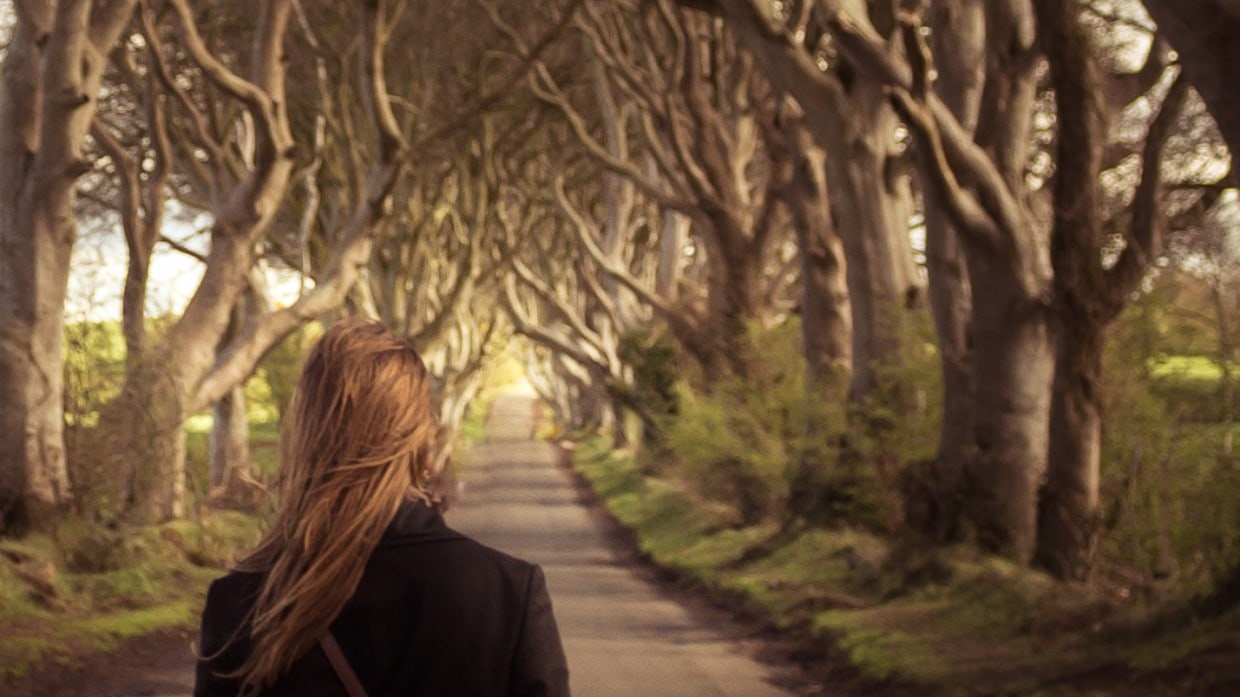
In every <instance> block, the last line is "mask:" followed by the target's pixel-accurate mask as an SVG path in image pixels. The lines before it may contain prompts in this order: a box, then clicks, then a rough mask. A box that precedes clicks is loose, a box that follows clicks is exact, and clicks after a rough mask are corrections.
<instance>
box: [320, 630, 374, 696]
mask: <svg viewBox="0 0 1240 697" xmlns="http://www.w3.org/2000/svg"><path fill="white" fill-rule="evenodd" d="M319 646H321V647H322V648H323V653H325V654H327V660H328V661H330V662H331V664H332V668H333V669H334V670H335V671H336V675H337V676H339V677H340V682H342V683H344V689H345V691H346V692H348V693H349V697H366V688H364V687H362V681H361V680H358V679H357V673H354V672H353V666H351V665H349V659H347V658H345V657H344V652H343V651H341V650H340V644H338V643H336V637H334V636H332V633H331V630H328V631H326V632H324V633H323V636H321V637H319Z"/></svg>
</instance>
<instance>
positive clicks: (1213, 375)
mask: <svg viewBox="0 0 1240 697" xmlns="http://www.w3.org/2000/svg"><path fill="white" fill-rule="evenodd" d="M1232 371H1233V372H1240V366H1232ZM1150 375H1151V376H1153V377H1156V378H1176V379H1180V380H1201V381H1207V382H1217V381H1219V380H1221V379H1222V378H1223V368H1222V366H1220V365H1219V362H1218V361H1217V360H1215V359H1214V358H1212V357H1210V356H1162V357H1160V358H1158V359H1156V360H1154V361H1152V362H1151V363H1150Z"/></svg>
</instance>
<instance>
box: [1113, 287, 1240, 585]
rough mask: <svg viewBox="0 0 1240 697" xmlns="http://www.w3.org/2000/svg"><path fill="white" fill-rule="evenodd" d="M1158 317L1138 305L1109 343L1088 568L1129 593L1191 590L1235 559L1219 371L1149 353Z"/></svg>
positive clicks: (1237, 517)
mask: <svg viewBox="0 0 1240 697" xmlns="http://www.w3.org/2000/svg"><path fill="white" fill-rule="evenodd" d="M1157 300H1158V298H1157V297H1153V298H1150V299H1148V300H1143V301H1142V303H1154V302H1156V301H1157ZM1154 309H1157V308H1154ZM1160 316H1161V315H1159V314H1158V313H1157V312H1155V311H1154V310H1153V309H1150V308H1146V307H1142V305H1141V304H1138V306H1137V308H1136V310H1135V311H1133V312H1130V313H1127V314H1125V315H1124V316H1123V317H1121V319H1120V321H1119V322H1118V324H1117V326H1116V328H1115V330H1114V332H1113V335H1112V339H1111V341H1110V342H1108V346H1107V353H1106V356H1105V375H1106V382H1105V385H1106V392H1105V393H1104V406H1105V414H1104V426H1103V439H1102V480H1101V499H1102V506H1103V521H1102V523H1103V528H1102V535H1101V536H1100V539H1099V547H1098V553H1097V555H1098V558H1097V562H1098V563H1097V568H1098V571H1099V573H1100V575H1101V577H1102V578H1103V579H1108V580H1109V579H1114V581H1113V582H1114V583H1117V584H1123V585H1124V587H1125V588H1128V587H1130V586H1135V588H1132V590H1140V589H1142V588H1146V589H1152V588H1154V587H1155V583H1156V582H1163V583H1165V582H1169V581H1173V582H1175V585H1176V586H1178V587H1180V588H1181V589H1183V590H1185V591H1187V592H1190V593H1199V592H1205V591H1208V590H1209V588H1210V587H1211V585H1212V584H1213V583H1214V582H1216V581H1217V580H1218V579H1219V578H1221V577H1222V576H1223V575H1224V574H1226V573H1227V572H1228V571H1229V570H1231V569H1233V568H1235V566H1236V565H1237V563H1240V506H1237V504H1236V501H1237V500H1240V468H1238V467H1237V464H1238V463H1237V458H1236V457H1235V455H1231V456H1229V455H1227V454H1226V452H1225V435H1226V431H1227V429H1228V428H1229V426H1228V425H1227V424H1226V423H1224V422H1223V421H1222V418H1223V416H1224V415H1223V413H1222V408H1221V400H1220V399H1219V392H1220V389H1221V388H1220V385H1219V383H1220V380H1219V379H1218V378H1219V373H1218V372H1213V373H1212V372H1211V371H1210V368H1211V364H1210V362H1209V361H1208V360H1205V359H1201V358H1199V357H1192V356H1166V355H1162V354H1155V355H1151V353H1152V352H1154V351H1157V349H1158V348H1159V347H1161V346H1163V345H1164V343H1165V342H1162V341H1161V340H1160V339H1159V338H1158V334H1159V329H1160V325H1159V324H1158V322H1157V320H1158V319H1159V317H1160ZM1151 334H1153V335H1154V336H1155V339H1154V340H1145V341H1138V340H1135V339H1137V338H1141V337H1145V336H1147V335H1151Z"/></svg>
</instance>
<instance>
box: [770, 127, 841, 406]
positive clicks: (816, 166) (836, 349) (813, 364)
mask: <svg viewBox="0 0 1240 697" xmlns="http://www.w3.org/2000/svg"><path fill="white" fill-rule="evenodd" d="M799 109H800V108H799V107H796V110H797V111H799ZM789 111H790V108H788V107H787V106H786V108H785V117H784V118H783V125H784V130H785V131H786V133H787V140H788V145H789V153H790V155H791V159H792V162H791V166H792V178H791V182H790V186H789V192H788V195H787V200H788V208H789V209H790V210H791V212H792V218H793V222H794V226H795V228H796V239H797V247H798V249H799V252H800V260H801V333H802V338H803V341H804V345H805V367H806V381H807V382H808V383H809V384H810V385H812V386H813V387H811V389H815V390H817V389H821V388H825V387H826V386H827V384H828V383H830V382H832V381H833V378H836V377H843V376H846V375H849V374H850V372H851V370H852V311H851V308H850V306H849V304H848V281H847V271H846V269H847V263H846V261H845V257H844V246H843V243H842V242H841V241H840V238H839V235H838V234H836V231H835V224H834V222H833V221H832V220H831V211H830V207H829V206H830V203H829V199H828V198H827V174H826V153H825V152H824V151H823V150H822V148H820V147H818V145H817V144H816V143H815V142H814V140H813V137H812V136H811V135H810V134H809V132H808V131H807V130H806V129H805V125H804V123H803V119H804V117H803V116H802V115H800V114H793V113H787V112H789Z"/></svg>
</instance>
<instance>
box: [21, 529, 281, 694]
mask: <svg viewBox="0 0 1240 697" xmlns="http://www.w3.org/2000/svg"><path fill="white" fill-rule="evenodd" d="M260 526H261V521H260V520H259V519H258V518H256V517H253V516H247V515H243V514H241V513H237V512H234V511H221V512H213V513H210V514H208V515H207V516H205V517H204V519H203V520H202V521H201V522H198V523H195V522H190V521H172V522H169V523H165V524H163V525H159V526H153V527H146V528H131V529H123V528H118V529H111V528H104V527H100V526H97V525H92V524H90V523H89V522H85V521H81V520H73V519H67V520H64V521H62V522H61V523H60V524H59V525H58V526H57V527H56V528H55V530H54V531H53V532H52V534H50V535H48V536H31V537H27V538H24V539H3V540H0V625H3V626H4V631H3V632H0V677H3V676H21V675H24V674H26V673H27V672H28V671H29V669H30V666H31V665H32V664H35V663H37V662H39V661H43V660H48V659H51V660H62V659H67V658H69V657H71V656H73V655H74V654H77V653H81V652H84V651H95V650H107V649H111V648H113V647H114V646H115V645H116V642H117V640H118V639H120V638H123V637H127V636H134V635H137V634H144V633H149V632H152V631H158V630H162V629H169V628H189V627H191V626H192V625H193V624H194V622H195V620H196V616H197V614H198V612H199V609H200V607H201V606H200V603H201V600H202V594H203V590H204V589H205V587H206V584H207V583H208V582H209V581H210V580H211V579H212V578H215V577H217V576H219V575H220V574H221V573H222V571H223V569H224V568H225V567H226V566H227V565H228V564H230V563H232V562H233V561H234V558H235V557H236V555H237V554H238V553H239V552H240V551H242V550H246V549H249V548H251V547H253V545H254V544H255V543H256V542H257V540H258V537H259V532H260ZM22 569H26V570H35V571H37V572H38V573H35V574H31V573H29V572H25V573H23V571H22ZM31 576H38V577H40V578H42V579H44V580H45V582H43V583H39V584H32V582H31V580H30V578H31Z"/></svg>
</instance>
